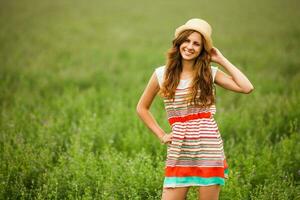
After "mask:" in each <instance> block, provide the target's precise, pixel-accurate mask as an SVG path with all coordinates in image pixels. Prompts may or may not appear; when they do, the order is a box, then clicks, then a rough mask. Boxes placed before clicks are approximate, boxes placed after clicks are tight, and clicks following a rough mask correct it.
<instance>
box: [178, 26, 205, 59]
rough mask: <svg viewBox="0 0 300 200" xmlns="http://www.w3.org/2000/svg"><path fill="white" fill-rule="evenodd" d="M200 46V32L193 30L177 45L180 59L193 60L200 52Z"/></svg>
mask: <svg viewBox="0 0 300 200" xmlns="http://www.w3.org/2000/svg"><path fill="white" fill-rule="evenodd" d="M202 47H203V45H202V36H201V34H200V33H198V32H193V33H192V34H191V35H189V36H188V37H187V39H186V40H185V41H184V42H183V43H182V44H181V45H180V47H179V50H180V54H181V56H182V59H184V60H195V59H196V58H197V57H198V56H199V54H200V53H201V50H202Z"/></svg>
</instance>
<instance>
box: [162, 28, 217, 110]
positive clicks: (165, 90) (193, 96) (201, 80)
mask: <svg viewBox="0 0 300 200" xmlns="http://www.w3.org/2000/svg"><path fill="white" fill-rule="evenodd" d="M193 32H195V31H193V30H186V31H183V32H182V33H181V34H180V35H179V36H178V37H177V38H175V39H174V40H173V41H172V43H173V46H172V47H171V48H170V49H169V50H168V52H167V64H166V70H165V75H164V82H163V85H162V88H161V90H160V94H161V95H162V96H163V97H165V98H168V99H173V101H174V96H175V90H176V88H177V86H178V84H179V81H180V74H181V72H182V62H181V60H182V56H181V54H180V50H179V47H180V45H181V44H182V43H183V42H184V41H185V40H186V39H187V38H188V36H189V35H191V34H192V33H193ZM201 36H202V35H201ZM204 43H205V39H204V37H203V36H202V50H201V52H200V54H199V56H198V57H197V58H196V59H195V63H194V69H195V70H194V71H195V73H194V74H193V81H192V84H191V87H190V88H189V89H190V91H191V92H190V93H189V94H190V95H189V96H188V100H189V103H190V104H194V105H195V106H199V107H209V106H211V105H213V104H214V103H215V95H214V91H215V90H214V88H213V86H214V85H213V79H212V74H211V68H210V61H211V57H210V55H209V53H208V52H207V51H206V50H205V48H204V46H203V44H204Z"/></svg>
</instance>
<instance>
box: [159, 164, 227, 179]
mask: <svg viewBox="0 0 300 200" xmlns="http://www.w3.org/2000/svg"><path fill="white" fill-rule="evenodd" d="M165 176H166V177H173V176H174V177H187V176H199V177H222V178H224V168H223V167H170V166H167V167H166V168H165Z"/></svg>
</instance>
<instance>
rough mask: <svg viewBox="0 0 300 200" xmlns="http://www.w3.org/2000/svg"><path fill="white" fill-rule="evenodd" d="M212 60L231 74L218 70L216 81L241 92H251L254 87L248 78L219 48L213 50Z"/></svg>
mask: <svg viewBox="0 0 300 200" xmlns="http://www.w3.org/2000/svg"><path fill="white" fill-rule="evenodd" d="M211 56H212V61H213V62H216V63H218V64H220V65H222V66H223V67H224V68H225V69H226V71H228V72H229V74H230V75H227V74H226V73H224V72H223V71H222V70H218V71H217V73H216V76H215V83H216V84H218V85H219V86H221V87H223V88H225V89H228V90H231V91H234V92H240V93H246V94H249V93H250V92H251V91H253V89H254V87H253V85H252V84H251V82H250V81H249V80H248V78H247V77H246V76H245V75H244V74H243V73H242V72H241V71H240V70H239V69H238V68H237V67H235V66H234V65H233V64H232V63H231V62H230V61H229V60H227V58H225V57H224V56H223V55H222V54H221V52H220V51H219V50H218V49H217V48H215V47H214V48H213V49H212V52H211Z"/></svg>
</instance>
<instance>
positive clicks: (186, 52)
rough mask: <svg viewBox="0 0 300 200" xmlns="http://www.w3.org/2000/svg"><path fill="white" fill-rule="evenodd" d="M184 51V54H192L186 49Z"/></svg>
mask: <svg viewBox="0 0 300 200" xmlns="http://www.w3.org/2000/svg"><path fill="white" fill-rule="evenodd" d="M184 53H185V54H186V55H192V54H193V53H190V52H188V51H187V50H185V51H184Z"/></svg>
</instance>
